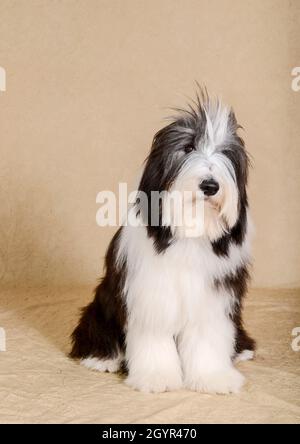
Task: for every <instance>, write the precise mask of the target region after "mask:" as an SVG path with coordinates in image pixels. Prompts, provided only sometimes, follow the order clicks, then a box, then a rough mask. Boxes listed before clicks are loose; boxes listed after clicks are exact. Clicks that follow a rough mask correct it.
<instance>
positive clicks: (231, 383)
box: [185, 368, 245, 394]
mask: <svg viewBox="0 0 300 444" xmlns="http://www.w3.org/2000/svg"><path fill="white" fill-rule="evenodd" d="M244 381H245V378H244V376H243V375H242V374H241V373H240V372H239V371H238V370H236V369H235V368H229V369H225V370H219V371H216V372H212V373H201V374H200V375H199V376H198V377H197V378H195V379H192V380H190V381H189V380H187V381H186V382H185V386H186V387H187V388H189V389H191V390H195V391H198V392H204V393H218V394H229V393H238V392H239V391H240V389H241V387H242V385H243V383H244Z"/></svg>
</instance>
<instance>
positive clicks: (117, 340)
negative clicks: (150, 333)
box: [70, 229, 126, 359]
mask: <svg viewBox="0 0 300 444" xmlns="http://www.w3.org/2000/svg"><path fill="white" fill-rule="evenodd" d="M120 234H121V229H119V230H118V231H117V233H116V234H115V236H114V237H113V239H112V241H111V243H110V245H109V248H108V250H107V253H106V257H105V275H104V278H103V279H102V281H101V283H100V284H99V285H98V287H97V288H96V290H95V297H94V300H93V301H92V302H91V303H90V304H89V305H87V306H86V307H85V308H83V309H82V314H81V318H80V321H79V324H78V326H77V327H76V328H75V330H74V332H73V334H72V350H71V352H70V357H72V358H77V359H82V358H87V357H96V358H100V359H112V358H115V357H117V356H118V354H119V352H120V351H124V348H125V334H124V327H125V324H126V309H125V306H124V304H123V300H124V295H123V291H124V285H125V279H126V262H123V263H122V264H120V265H118V266H117V265H116V264H117V260H116V255H117V249H118V244H119V239H120Z"/></svg>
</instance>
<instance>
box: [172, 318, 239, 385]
mask: <svg viewBox="0 0 300 444" xmlns="http://www.w3.org/2000/svg"><path fill="white" fill-rule="evenodd" d="M216 321H217V322H214V318H210V317H207V319H206V320H205V322H203V323H202V325H195V324H191V325H187V326H186V328H185V329H184V330H183V332H182V333H181V335H180V337H179V343H178V346H179V352H180V357H181V360H182V367H183V378H184V385H185V387H187V388H189V389H191V390H196V391H201V392H205V393H221V394H226V393H237V392H238V391H239V390H240V388H241V387H242V385H243V382H244V377H243V376H242V375H241V373H240V372H239V371H238V370H236V369H235V368H234V366H233V364H232V359H231V357H232V354H233V350H234V334H235V333H234V327H233V325H232V323H231V321H230V320H229V319H228V318H227V317H225V316H224V318H220V317H219V318H217V320H216Z"/></svg>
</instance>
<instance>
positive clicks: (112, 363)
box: [80, 357, 121, 373]
mask: <svg viewBox="0 0 300 444" xmlns="http://www.w3.org/2000/svg"><path fill="white" fill-rule="evenodd" d="M80 363H81V364H82V365H84V366H85V367H87V368H89V369H90V370H97V371H98V372H110V373H114V372H117V371H118V370H119V369H120V365H121V358H120V357H117V358H115V359H99V358H92V357H89V358H85V359H82V360H81V361H80Z"/></svg>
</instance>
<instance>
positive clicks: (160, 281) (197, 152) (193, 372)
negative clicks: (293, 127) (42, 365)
mask: <svg viewBox="0 0 300 444" xmlns="http://www.w3.org/2000/svg"><path fill="white" fill-rule="evenodd" d="M238 129H239V125H238V124H237V121H236V118H235V115H234V112H233V110H232V109H229V108H227V107H226V106H223V105H222V104H221V103H220V101H218V100H213V99H211V98H209V96H208V94H207V92H206V91H205V92H204V91H200V96H199V95H198V96H197V101H196V102H195V104H194V105H193V106H192V107H189V108H188V109H187V110H180V113H179V115H178V117H177V118H175V119H174V120H173V121H172V122H171V123H170V124H169V125H167V126H166V127H165V128H163V129H161V130H160V131H159V132H158V133H157V134H156V135H155V137H154V140H153V144H152V148H151V151H150V154H149V156H148V158H147V160H146V164H145V168H144V171H143V175H142V178H141V181H140V184H139V192H140V193H142V192H143V193H144V194H145V195H146V196H147V197H148V202H151V192H153V191H159V192H162V191H168V192H170V191H174V190H177V191H180V192H185V191H190V192H191V193H192V194H191V195H192V198H191V199H190V200H189V201H188V202H187V206H190V207H193V206H194V205H195V203H196V201H197V200H202V202H203V208H204V222H203V225H202V231H201V233H200V232H199V235H197V236H187V235H186V232H187V231H186V227H185V226H183V227H182V226H181V227H180V226H175V225H174V224H173V218H172V216H171V217H167V218H166V217H165V214H164V211H165V207H164V204H165V201H164V200H162V201H160V204H159V218H158V219H159V220H158V223H156V224H151V220H149V218H150V215H149V214H150V212H149V211H148V210H149V208H148V207H147V205H146V206H145V205H140V206H138V204H136V206H135V208H136V210H135V212H134V217H135V219H136V222H141V221H143V222H148V223H137V224H130V225H127V226H123V227H121V228H120V229H119V230H118V232H117V233H116V234H115V236H114V238H113V239H112V241H111V243H110V246H109V248H108V251H107V254H106V260H105V275H104V278H103V279H102V281H101V283H100V285H99V286H98V287H97V289H96V292H95V298H94V300H93V301H92V302H91V303H90V304H89V305H88V306H87V307H85V308H84V309H83V312H82V316H81V319H80V322H79V325H78V326H77V328H76V329H75V330H74V332H73V335H72V341H73V348H72V351H71V357H73V358H76V359H80V360H81V363H82V364H83V365H85V366H86V367H88V368H90V369H94V370H99V371H109V372H116V371H118V370H119V369H120V368H121V367H122V366H123V364H125V366H126V368H127V370H128V376H127V380H126V382H127V384H128V385H130V386H131V387H133V388H135V389H139V390H142V391H145V392H163V391H166V390H176V389H179V388H180V387H186V388H189V389H192V390H198V391H203V392H209V393H236V392H238V391H239V389H240V388H241V386H242V384H243V381H244V377H243V376H242V375H241V373H240V372H239V371H238V370H237V369H236V368H235V367H234V363H235V362H237V361H238V360H247V359H252V358H253V354H254V349H255V342H254V340H253V339H251V338H250V337H249V336H248V334H247V332H246V331H245V329H244V327H243V321H242V305H243V298H244V296H245V293H246V290H247V281H248V279H249V274H248V267H249V261H250V249H249V232H250V231H251V227H250V222H249V217H248V203H247V191H246V185H247V175H248V164H249V160H248V156H247V152H246V150H245V147H244V142H243V140H242V139H241V138H240V136H239V135H238V134H237V130H238ZM149 205H150V204H149ZM175 210H176V209H175ZM166 221H167V222H166Z"/></svg>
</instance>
